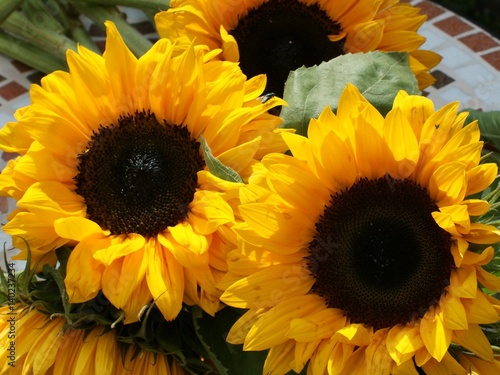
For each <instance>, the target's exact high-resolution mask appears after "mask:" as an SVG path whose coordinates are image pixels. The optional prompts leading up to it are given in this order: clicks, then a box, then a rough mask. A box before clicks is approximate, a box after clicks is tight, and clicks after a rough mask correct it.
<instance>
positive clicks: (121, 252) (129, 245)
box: [94, 233, 146, 266]
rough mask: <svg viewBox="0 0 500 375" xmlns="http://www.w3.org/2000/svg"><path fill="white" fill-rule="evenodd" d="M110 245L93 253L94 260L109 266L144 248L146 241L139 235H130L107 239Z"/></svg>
mask: <svg viewBox="0 0 500 375" xmlns="http://www.w3.org/2000/svg"><path fill="white" fill-rule="evenodd" d="M109 238H110V240H111V244H110V245H109V246H108V247H107V248H105V249H100V250H97V251H96V252H95V253H94V259H95V260H97V261H99V262H101V263H102V264H104V265H106V266H109V265H110V264H111V263H112V262H113V261H114V260H116V259H118V258H121V257H124V256H127V255H129V254H132V253H133V252H135V251H138V250H140V249H142V248H143V247H144V244H145V242H146V240H145V239H144V237H143V236H141V235H140V234H135V233H130V234H127V236H126V237H125V236H119V237H118V236H111V237H109Z"/></svg>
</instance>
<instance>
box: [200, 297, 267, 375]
mask: <svg viewBox="0 0 500 375" xmlns="http://www.w3.org/2000/svg"><path fill="white" fill-rule="evenodd" d="M244 312H245V310H241V309H235V308H232V307H228V306H226V307H224V308H223V309H222V310H220V311H219V312H217V313H216V314H215V316H214V317H213V316H210V315H208V314H207V313H205V312H203V311H202V310H201V309H200V308H199V307H194V308H193V312H192V316H193V321H194V326H195V328H196V333H197V335H198V337H199V339H200V341H201V342H202V344H203V346H204V348H205V350H206V351H207V352H208V354H209V357H210V359H211V361H212V362H213V363H214V366H215V368H216V369H217V371H218V373H219V374H221V375H254V374H259V373H262V369H263V366H264V361H265V359H266V355H267V351H246V352H244V351H243V345H231V344H229V343H227V342H226V336H227V334H228V333H229V330H230V329H231V327H232V326H233V324H234V323H235V322H236V320H238V318H240V317H241V316H242V315H243V313H244Z"/></svg>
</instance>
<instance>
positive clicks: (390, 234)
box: [308, 176, 453, 329]
mask: <svg viewBox="0 0 500 375" xmlns="http://www.w3.org/2000/svg"><path fill="white" fill-rule="evenodd" d="M437 210H438V207H437V206H436V204H435V203H434V202H433V201H432V200H431V199H430V197H429V195H428V193H427V191H426V190H425V189H423V188H421V187H420V186H418V185H417V184H415V183H414V182H412V181H409V180H395V179H393V178H391V177H390V176H386V177H384V178H379V179H376V180H368V179H361V180H359V181H358V182H357V183H355V184H354V185H353V186H352V187H350V188H349V189H347V190H346V191H343V192H340V193H337V194H336V195H335V196H332V199H331V202H330V204H329V205H328V206H327V207H326V208H325V211H324V213H323V215H322V216H321V218H320V220H319V221H318V222H317V224H316V235H315V237H314V239H313V241H311V243H310V244H309V249H310V256H309V257H308V268H309V270H310V272H311V274H312V275H313V276H314V277H315V279H316V282H315V284H314V287H313V290H314V291H315V292H316V293H318V294H319V295H321V296H322V297H323V298H325V301H326V302H327V304H328V306H329V307H335V308H340V309H342V310H344V311H345V314H346V315H347V317H349V318H350V320H351V322H353V323H364V324H367V325H370V326H373V327H374V328H375V329H379V328H384V327H391V326H394V325H396V324H399V323H401V324H404V323H408V322H410V321H411V320H412V319H414V318H419V317H422V316H423V315H424V314H425V312H426V311H427V310H428V309H429V308H430V307H431V306H433V305H436V304H437V303H438V302H439V299H440V297H441V295H442V293H443V291H444V289H445V288H446V286H447V285H449V278H450V273H451V268H452V266H453V258H452V255H451V251H450V246H451V236H450V234H449V233H448V232H446V231H444V230H443V229H441V228H440V227H439V226H438V225H437V223H436V222H435V220H434V218H433V217H432V215H431V214H432V212H434V211H437Z"/></svg>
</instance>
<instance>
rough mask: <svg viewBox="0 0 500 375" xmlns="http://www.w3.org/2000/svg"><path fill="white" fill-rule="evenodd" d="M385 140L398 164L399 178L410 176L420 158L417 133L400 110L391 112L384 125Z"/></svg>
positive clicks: (395, 109) (396, 109)
mask: <svg viewBox="0 0 500 375" xmlns="http://www.w3.org/2000/svg"><path fill="white" fill-rule="evenodd" d="M384 139H385V141H386V142H387V145H388V146H389V148H390V149H391V151H392V155H393V157H394V160H395V161H396V163H397V171H394V172H397V176H399V177H402V178H407V177H408V176H410V175H411V174H412V173H413V171H414V168H415V165H416V164H417V161H418V158H419V154H420V152H419V148H418V142H417V138H416V137H415V133H414V131H413V129H412V127H411V125H410V123H409V122H408V119H407V118H406V117H405V116H404V114H403V112H402V111H401V110H400V109H399V108H394V109H393V110H391V111H390V112H389V113H388V114H387V116H386V120H385V123H384Z"/></svg>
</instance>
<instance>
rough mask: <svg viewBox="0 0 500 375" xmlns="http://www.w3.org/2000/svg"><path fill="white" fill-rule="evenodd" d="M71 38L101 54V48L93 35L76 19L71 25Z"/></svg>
mask: <svg viewBox="0 0 500 375" xmlns="http://www.w3.org/2000/svg"><path fill="white" fill-rule="evenodd" d="M70 32H71V38H72V39H73V40H74V41H75V42H77V43H80V44H81V45H82V46H84V47H86V48H88V49H90V50H91V51H94V52H95V53H98V54H101V53H102V52H101V50H99V48H98V47H97V44H95V42H94V40H93V39H92V37H91V36H90V35H89V34H88V33H87V30H85V28H84V27H83V25H82V24H77V20H75V24H74V25H72V26H71V31H70Z"/></svg>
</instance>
